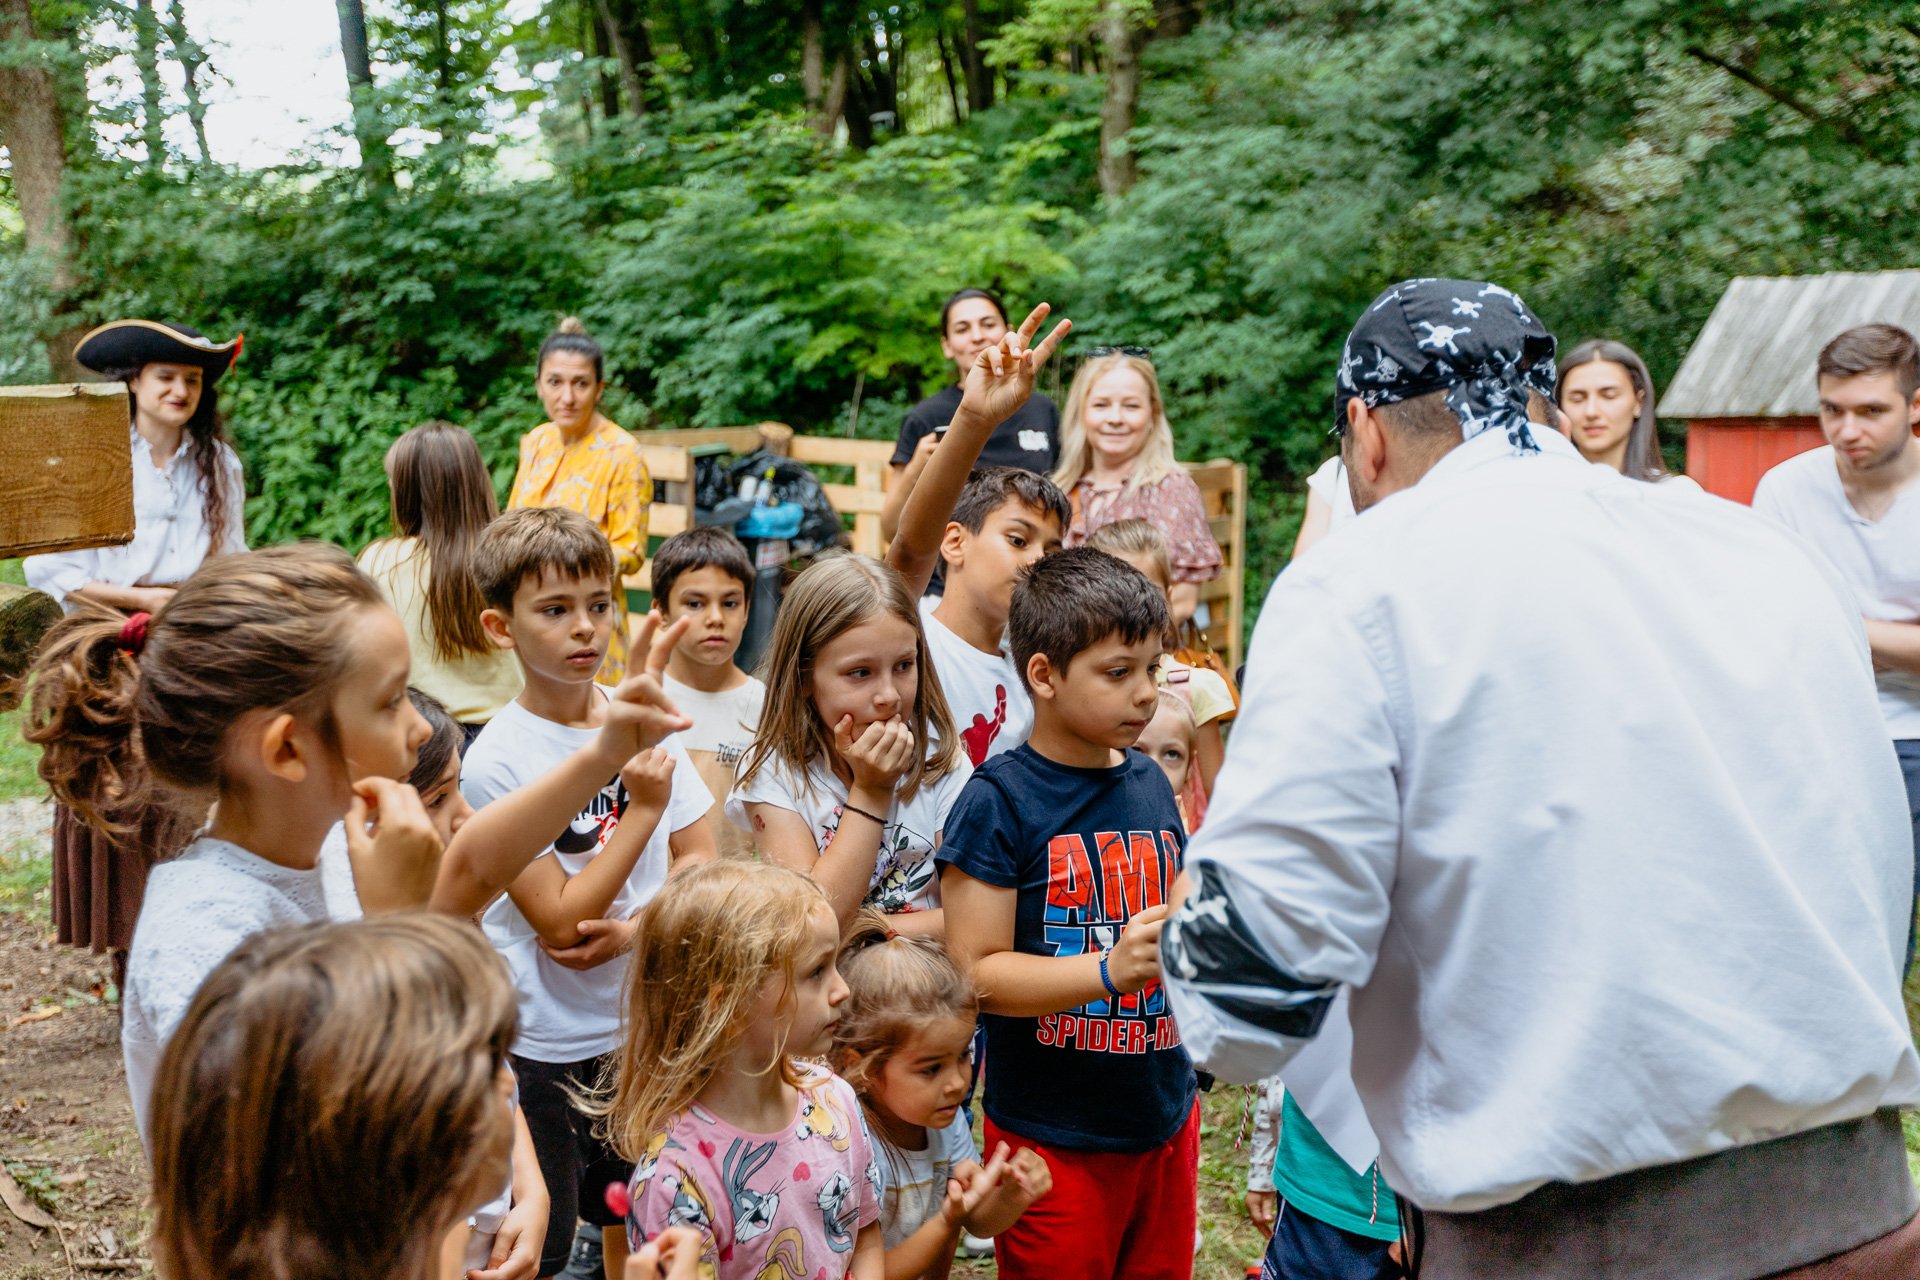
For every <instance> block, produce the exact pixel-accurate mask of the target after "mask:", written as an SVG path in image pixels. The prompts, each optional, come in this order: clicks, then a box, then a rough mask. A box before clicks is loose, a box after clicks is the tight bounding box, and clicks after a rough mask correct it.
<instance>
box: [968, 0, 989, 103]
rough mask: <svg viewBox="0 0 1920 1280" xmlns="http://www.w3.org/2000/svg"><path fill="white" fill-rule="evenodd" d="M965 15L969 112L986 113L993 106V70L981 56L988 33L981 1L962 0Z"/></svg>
mask: <svg viewBox="0 0 1920 1280" xmlns="http://www.w3.org/2000/svg"><path fill="white" fill-rule="evenodd" d="M960 11H961V14H962V15H963V23H962V32H961V34H962V36H963V40H962V44H961V51H960V53H961V59H960V60H961V61H962V62H963V63H965V64H966V68H967V110H968V111H969V112H973V111H985V110H986V109H987V108H988V107H991V106H992V105H993V68H992V67H989V66H988V65H987V61H986V59H985V58H984V57H983V56H981V53H980V42H981V41H982V40H984V39H986V31H985V29H984V28H983V26H982V25H981V22H980V0H961V5H960Z"/></svg>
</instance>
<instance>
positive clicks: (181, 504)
mask: <svg viewBox="0 0 1920 1280" xmlns="http://www.w3.org/2000/svg"><path fill="white" fill-rule="evenodd" d="M127 430H128V432H129V433H130V434H131V435H132V437H133V541H132V542H129V543H127V544H126V545H125V546H119V547H94V548H91V549H89V550H86V551H61V552H56V553H54V554H52V555H44V556H28V557H27V559H26V563H25V565H24V566H23V567H24V569H25V571H26V576H27V583H28V585H30V586H33V587H37V588H38V589H39V590H41V591H44V592H46V593H47V594H48V595H50V596H52V597H53V598H54V599H55V600H58V601H59V602H60V603H61V604H62V605H68V602H67V597H68V595H70V594H71V593H72V592H74V591H77V590H79V589H80V588H81V587H84V586H85V585H86V584H87V583H89V582H104V583H108V584H110V585H112V586H116V587H146V586H155V587H171V586H176V585H178V584H179V583H182V582H185V581H186V580H187V579H188V578H190V577H192V576H193V571H194V570H195V569H198V568H199V567H200V565H201V562H203V561H204V560H206V558H207V556H208V555H209V554H210V553H211V546H210V541H209V540H210V537H211V533H210V531H209V530H208V528H207V507H206V494H205V486H204V485H203V484H202V483H201V482H200V469H199V466H198V465H197V463H196V462H195V460H194V457H193V454H192V449H193V448H195V447H196V446H195V445H193V444H192V442H191V441H190V440H189V439H188V438H187V437H185V436H183V437H182V438H181V442H180V447H179V448H178V449H175V450H174V452H173V456H172V457H171V458H169V459H167V465H166V466H164V467H162V466H158V465H156V464H155V462H154V460H153V449H152V447H151V446H149V445H148V444H147V440H146V437H145V436H142V435H141V434H140V432H139V431H138V430H135V429H134V428H133V427H132V426H131V425H129V426H128V428H127ZM218 448H219V450H220V462H221V465H222V466H223V467H224V468H225V471H226V476H227V480H228V485H227V528H226V535H225V537H223V538H222V539H221V546H220V548H219V552H220V554H222V555H225V554H228V553H230V552H235V551H245V550H246V549H247V531H246V524H245V520H244V516H243V501H244V490H243V486H242V481H241V476H240V459H239V457H238V456H236V455H235V453H234V452H233V450H232V449H231V448H229V447H228V446H227V445H225V444H221V445H219V446H218ZM68 607H69V608H71V607H72V606H71V605H68Z"/></svg>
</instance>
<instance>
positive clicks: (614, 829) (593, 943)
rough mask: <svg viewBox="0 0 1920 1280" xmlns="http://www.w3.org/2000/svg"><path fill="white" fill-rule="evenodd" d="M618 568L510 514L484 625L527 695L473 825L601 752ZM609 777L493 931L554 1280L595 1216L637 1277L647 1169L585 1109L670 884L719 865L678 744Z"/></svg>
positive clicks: (588, 534)
mask: <svg viewBox="0 0 1920 1280" xmlns="http://www.w3.org/2000/svg"><path fill="white" fill-rule="evenodd" d="M613 570H614V557H613V548H612V546H611V545H610V544H609V543H608V542H607V538H606V535H605V534H603V533H601V532H600V530H599V529H598V528H596V527H595V526H594V524H593V523H592V522H591V521H589V520H588V519H587V518H586V517H584V516H582V515H579V514H578V513H576V512H572V511H565V510H560V509H558V508H525V509H521V510H517V511H509V512H507V513H506V514H505V515H503V516H501V517H500V518H499V519H497V520H495V521H494V522H493V523H492V524H490V525H488V526H487V529H486V531H485V532H484V533H483V534H482V535H481V537H480V541H479V543H478V545H477V546H476V548H475V551H474V558H473V573H474V577H475V579H476V581H477V582H478V585H479V587H480V591H481V594H482V596H483V597H484V598H485V599H486V601H487V609H486V611H485V612H484V613H483V614H482V615H481V625H482V626H483V627H484V629H485V630H486V633H487V636H488V638H489V639H490V640H492V641H493V643H494V644H496V645H498V646H499V647H500V648H502V649H508V650H511V651H512V652H513V654H514V656H515V657H516V658H517V659H518V660H519V663H520V669H521V672H522V674H523V675H524V676H525V678H526V683H525V687H524V688H523V689H522V690H521V692H520V696H519V697H517V698H515V699H514V700H513V701H512V702H510V703H508V704H507V705H506V706H505V707H503V708H502V709H501V710H500V712H499V713H498V714H497V715H495V716H494V718H493V719H492V720H490V721H488V722H487V727H486V728H485V729H483V730H482V731H481V732H480V736H479V737H478V738H476V739H474V742H473V745H472V746H471V747H469V748H468V749H467V754H466V758H465V760H464V762H463V763H462V766H461V778H460V789H461V792H462V794H463V795H464V796H465V797H466V799H467V802H468V803H469V804H471V805H472V806H473V807H474V808H475V809H481V808H484V807H485V806H486V805H488V804H491V803H493V802H495V801H498V800H500V799H502V798H503V797H505V796H508V795H510V794H511V793H513V792H516V791H524V790H528V789H531V788H534V787H535V786H536V785H537V784H540V783H541V782H542V780H543V779H544V778H546V776H547V775H548V774H549V773H554V772H556V771H558V770H559V769H561V768H562V766H564V765H568V764H569V763H570V762H574V761H577V760H578V759H579V758H580V757H581V753H582V752H583V750H585V749H588V748H591V747H592V746H593V745H594V744H595V743H596V742H597V741H598V740H599V738H600V729H601V726H602V725H603V724H604V723H605V722H606V720H607V702H608V693H607V691H606V690H604V689H602V688H601V687H600V686H599V685H597V684H595V683H594V676H595V675H596V674H597V673H598V672H599V670H600V662H601V659H602V658H604V657H605V656H606V652H607V646H608V641H609V640H610V639H611V637H612V631H613V625H614V611H613V590H614V576H613ZM601 776H602V777H603V778H604V781H602V782H601V784H600V785H599V787H598V789H597V790H596V791H594V792H592V793H591V794H590V795H589V796H587V797H586V799H585V803H584V804H583V805H582V806H581V807H580V808H579V810H578V812H577V813H574V815H573V817H572V818H571V820H567V818H566V814H567V813H568V812H571V811H572V810H573V807H574V806H573V804H571V803H569V804H568V805H567V806H566V807H565V808H564V809H562V810H561V811H560V813H559V814H558V815H556V816H555V817H554V820H553V822H552V824H551V825H544V826H543V825H541V824H529V825H531V826H538V827H539V829H540V830H541V831H542V833H543V834H541V835H539V836H526V835H524V834H523V836H522V838H525V839H527V840H529V841H530V842H531V844H532V846H535V847H529V848H527V849H526V850H524V853H525V856H526V857H527V858H529V859H530V861H529V862H528V863H527V865H526V869H525V870H524V871H522V872H521V873H520V874H519V876H518V877H517V878H516V879H515V880H514V881H513V883H512V884H511V885H510V886H509V887H508V889H507V894H506V896H505V897H503V898H500V899H498V900H497V901H495V902H494V903H493V905H491V906H490V907H488V908H487V910H486V913H485V914H484V915H483V916H482V917H481V927H482V928H483V929H484V930H485V931H486V934H487V938H488V940H489V941H491V942H492V943H493V945H494V947H495V948H496V949H498V950H499V952H500V954H501V956H502V957H503V958H504V959H505V960H506V962H507V967H508V969H509V970H511V971H512V974H513V980H514V986H515V988H516V989H517V990H518V992H519V993H520V1034H519V1037H518V1039H516V1040H515V1042H514V1045H513V1050H512V1057H513V1069H514V1074H515V1076H516V1077H517V1078H518V1080H519V1083H520V1105H521V1111H522V1114H523V1115H524V1116H525V1117H526V1120H527V1128H528V1130H529V1131H530V1132H531V1133H532V1135H533V1147H534V1151H535V1153H536V1154H537V1155H538V1157H539V1161H540V1170H541V1174H542V1176H543V1177H544V1178H545V1179H546V1183H547V1193H548V1197H549V1200H550V1202H551V1206H552V1207H551V1213H550V1215H549V1220H548V1225H547V1238H546V1242H545V1245H544V1247H543V1248H542V1250H541V1257H540V1274H541V1275H543V1276H552V1275H557V1274H559V1272H560V1271H562V1270H563V1269H564V1268H565V1267H566V1264H567V1258H568V1255H569V1253H570V1252H571V1248H572V1241H573V1233H574V1224H575V1222H576V1221H577V1220H579V1219H581V1218H584V1219H586V1220H587V1221H588V1222H590V1223H593V1224H594V1225H596V1226H598V1227H600V1228H601V1232H602V1238H603V1240H604V1241H605V1256H606V1259H607V1267H608V1275H609V1276H610V1277H611V1276H617V1275H618V1274H619V1270H620V1267H621V1266H622V1265H623V1262H624V1259H625V1256H626V1233H625V1227H624V1225H623V1219H622V1218H621V1217H620V1216H619V1215H616V1214H614V1213H613V1212H612V1211H611V1210H610V1209H609V1208H608V1206H607V1205H606V1203H605V1201H604V1199H603V1195H604V1192H605V1190H606V1187H607V1185H608V1184H609V1183H611V1182H622V1183H624V1182H625V1180H626V1178H627V1176H628V1175H629V1174H630V1173H631V1172H632V1170H631V1167H630V1166H628V1165H624V1164H622V1162H621V1161H620V1159H619V1157H618V1156H617V1155H616V1154H615V1153H614V1152H613V1151H612V1149H611V1148H610V1147H608V1146H607V1145H606V1144H605V1143H604V1142H603V1141H602V1140H601V1139H599V1138H597V1137H596V1136H595V1135H594V1133H593V1121H592V1120H591V1119H590V1118H589V1117H587V1116H585V1115H583V1114H581V1113H580V1111H579V1110H578V1108H576V1107H575V1106H574V1105H573V1101H572V1097H571V1096H570V1095H572V1094H574V1093H576V1092H579V1091H584V1090H590V1089H592V1088H593V1087H595V1086H596V1085H597V1084H598V1082H599V1080H600V1077H601V1074H602V1071H603V1069H604V1067H605V1065H606V1063H607V1061H608V1060H609V1057H610V1055H611V1054H612V1053H613V1052H614V1050H615V1049H616V1048H618V1046H619V1043H620V1011H621V999H620V991H621V986H622V983H623V982H624V980H625V977H626V969H627V949H628V946H629V945H630V943H631V942H632V939H633V932H634V928H635V925H634V921H633V917H634V915H635V913H636V912H638V911H639V909H640V908H641V907H642V906H644V905H645V904H646V903H647V901H648V900H649V899H651V898H652V897H653V895H654V894H655V893H657V892H658V891H659V889H660V887H661V886H662V885H663V884H665V883H666V879H667V875H668V873H669V872H670V871H672V870H678V869H680V868H681V867H683V866H686V865H689V864H692V863H696V862H703V861H707V860H709V859H711V858H713V857H714V856H715V854H714V843H713V836H712V833H711V832H710V831H709V829H708V825H707V822H706V813H707V809H708V808H709V807H710V806H711V805H712V803H713V797H712V795H711V794H710V793H709V792H708V791H707V789H706V787H705V785H704V784H703V783H702V782H701V781H700V775H699V772H698V771H697V770H696V769H695V768H694V766H693V762H692V761H691V760H689V759H688V758H687V753H686V751H685V749H684V748H683V747H681V746H680V745H679V743H678V742H677V741H676V740H675V738H674V737H669V738H667V739H666V740H665V741H664V742H662V743H661V745H660V746H658V747H654V748H650V749H648V750H646V751H642V752H640V753H638V754H637V755H635V756H633V757H632V758H631V759H629V760H628V761H626V762H625V764H623V765H621V766H619V767H618V769H617V772H615V773H614V774H613V775H612V776H610V777H609V776H605V775H601ZM563 822H564V824H565V825H564V827H562V828H561V830H560V833H559V834H558V835H557V836H554V835H551V834H550V833H551V832H552V831H553V829H554V828H555V827H561V824H562V823H563ZM501 838H502V839H506V837H505V836H502V837H501ZM506 852H514V853H518V852H521V851H518V850H509V851H506Z"/></svg>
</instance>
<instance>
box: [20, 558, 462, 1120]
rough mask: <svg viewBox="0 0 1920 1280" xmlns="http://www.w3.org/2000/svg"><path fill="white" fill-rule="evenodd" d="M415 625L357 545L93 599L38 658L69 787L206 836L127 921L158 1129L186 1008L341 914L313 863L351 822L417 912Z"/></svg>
mask: <svg viewBox="0 0 1920 1280" xmlns="http://www.w3.org/2000/svg"><path fill="white" fill-rule="evenodd" d="M407 673H408V659H407V637H406V631H405V629H404V628H403V627H402V626H401V625H400V619H399V618H398V617H396V616H395V615H394V612H393V610H392V609H390V608H388V607H387V605H386V603H385V602H384V601H382V600H381V598H380V592H379V589H378V588H376V587H375V586H374V585H373V583H372V581H370V580H369V579H368V578H367V576H366V575H365V574H363V573H361V572H360V571H359V570H358V569H356V568H355V567H354V565H353V561H352V560H350V559H348V558H347V555H346V553H345V552H343V551H340V550H339V549H337V548H334V547H328V546H322V545H319V544H304V545H299V546H290V547H274V548H272V549H270V550H266V551H252V552H247V553H245V554H241V555H231V556H222V557H220V558H219V559H216V560H213V561H211V562H209V563H208V564H207V565H206V566H205V567H203V568H202V569H201V570H200V571H199V572H198V573H196V574H194V575H193V576H192V577H191V578H189V579H187V581H186V582H184V583H182V584H181V586H180V588H179V590H178V591H177V592H175V593H174V595H173V596H172V598H171V599H170V600H168V601H167V602H166V603H165V604H164V605H163V606H162V607H161V609H160V611H159V612H158V613H157V614H154V615H151V616H149V615H148V614H146V613H144V612H142V613H136V614H134V615H133V617H132V618H127V617H125V616H123V615H121V614H119V613H116V612H114V611H112V610H109V609H106V608H104V607H101V606H98V605H93V604H83V605H82V606H81V607H80V608H79V609H78V610H76V611H75V612H74V613H73V614H72V615H70V616H69V617H67V618H66V619H65V620H63V621H62V622H60V623H58V624H56V625H55V627H54V628H53V630H52V631H51V632H49V633H48V636H47V640H46V643H45V645H44V646H43V648H42V649H41V651H40V654H39V656H38V657H37V658H36V659H35V662H34V668H33V672H32V675H31V680H32V683H31V687H30V694H29V703H28V713H27V729H26V737H27V739H28V740H29V741H31V742H34V743H37V744H39V746H40V747H41V755H40V776H41V777H42V778H43V779H44V780H45V781H46V783H47V785H48V786H49V787H50V788H51V789H52V791H53V795H54V798H55V799H56V800H58V801H59V802H60V803H61V804H63V805H65V806H67V807H68V808H69V809H71V810H72V811H73V812H74V814H75V815H76V817H77V818H78V819H79V820H80V821H83V822H85V823H87V824H88V825H89V826H90V827H93V828H94V829H96V830H100V831H103V832H104V831H111V830H113V829H114V824H115V821H116V815H119V814H123V813H126V812H129V811H140V810H142V809H145V808H147V807H150V806H153V807H161V808H164V809H166V810H168V811H170V812H172V813H174V814H177V815H179V818H180V821H181V822H182V823H183V825H184V826H185V827H186V828H187V829H190V828H191V827H193V826H197V825H199V823H200V821H201V820H203V819H205V818H206V816H207V814H208V812H209V809H210V808H211V809H212V818H211V821H209V822H208V823H207V826H206V829H205V831H204V833H203V834H201V835H200V836H199V838H197V839H195V840H194V841H193V842H192V843H191V844H189V845H188V846H187V847H186V849H185V850H184V851H183V852H181V853H180V855H179V856H178V857H176V858H173V859H172V860H171V861H167V862H163V863H161V864H160V865H159V866H157V867H156V868H155V869H154V871H153V874H152V876H151V877H150V878H149V881H148V884H147V892H146V899H145V902H144V903H143V904H142V906H141V909H140V916H139V921H138V923H137V924H136V926H135V928H134V930H133V940H132V947H131V949H130V951H129V953H128V961H127V978H126V985H125V987H124V989H123V990H122V992H121V1018H122V1027H121V1047H122V1051H123V1053H124V1054H125V1057H126V1066H127V1088H128V1091H129V1092H130V1093H131V1094H132V1095H133V1111H134V1120H135V1122H136V1124H137V1125H138V1127H139V1129H140V1132H141V1135H142V1138H143V1140H144V1139H145V1137H146V1135H147V1133H148V1117H149V1115H150V1111H149V1103H150V1100H151V1091H152V1086H153V1080H154V1073H155V1070H156V1068H157V1066H158V1064H159V1061H160V1054H161V1050H162V1049H163V1048H164V1047H165V1045H166V1042H167V1040H168V1038H169V1037H171V1036H172V1034H173V1032H174V1029H175V1028H176V1027H177V1026H178V1025H179V1022H180V1019H181V1017H182V1016H183V1015H184V1014H185V1013H186V1010H187V1005H188V1003H189V1002H190V1001H191V1000H192V999H193V994H194V992H195V991H196V990H198V989H199V987H200V984H201V982H202V980H204V979H205V978H206V976H207V975H208V974H209V973H210V972H212V970H213V968H214V966H216V965H217V964H219V962H220V961H221V959H222V958H223V957H225V956H226V955H227V953H228V952H230V951H232V950H233V949H234V948H235V947H236V946H238V945H239V944H240V943H241V942H243V941H245V940H246V939H247V938H249V937H251V936H252V935H254V934H256V933H258V932H260V931H261V930H263V929H266V928H270V927H272V926H274V925H280V924H295V923H303V922H306V921H311V920H321V919H325V918H327V908H326V899H325V893H324V890H323V887H322V882H321V873H320V871H319V869H318V863H319V857H320V847H321V844H322V842H323V841H324V840H325V839H326V836H327V833H328V831H329V830H330V829H331V828H332V827H334V826H335V825H336V824H338V823H340V821H341V819H342V818H345V819H346V844H347V850H348V856H349V857H350V859H351V860H352V864H353V879H354V883H355V885H356V888H357V889H358V893H359V898H360V902H361V905H362V906H363V907H364V908H365V909H366V910H367V911H368V912H369V913H375V912H381V911H389V910H395V909H399V908H403V907H408V906H417V905H423V904H424V903H425V902H426V900H427V897H428V895H429V892H430V891H431V889H432V885H433V879H434V874H435V871H436V869H437V866H438V862H439V854H440V841H439V838H438V837H437V836H436V835H435V834H434V829H433V825H432V823H431V821H430V820H429V819H428V816H427V813H426V811H425V809H424V808H423V807H422V805H421V803H420V797H419V796H418V795H417V794H416V793H415V792H414V790H413V789H412V788H411V787H409V786H407V785H406V784H405V783H402V782H398V781H394V779H397V778H404V777H405V776H407V772H408V770H410V769H412V768H413V765H414V760H415V755H416V753H417V752H418V750H419V748H420V746H421V745H422V743H423V742H425V741H426V739H427V738H428V736H429V734H430V730H429V728H428V726H427V723H426V721H424V720H423V719H421V717H420V714H419V712H417V711H415V710H414V708H413V704H412V703H411V702H409V701H408V699H407Z"/></svg>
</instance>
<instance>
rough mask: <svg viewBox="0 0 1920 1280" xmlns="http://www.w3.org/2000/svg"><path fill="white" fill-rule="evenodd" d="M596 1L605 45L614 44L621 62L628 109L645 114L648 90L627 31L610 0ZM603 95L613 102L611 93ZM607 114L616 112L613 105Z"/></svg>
mask: <svg viewBox="0 0 1920 1280" xmlns="http://www.w3.org/2000/svg"><path fill="white" fill-rule="evenodd" d="M595 3H596V4H597V5H598V6H599V10H600V28H601V32H602V36H601V39H602V41H603V42H604V45H610V46H612V49H613V56H614V60H615V61H616V62H618V63H619V64H620V87H621V88H622V89H624V90H625V91H626V95H627V110H629V111H631V112H632V113H633V114H634V115H635V116H645V115H646V114H647V90H646V86H645V85H644V84H643V83H642V82H641V80H640V64H639V63H638V62H637V61H635V60H634V56H633V45H632V43H631V42H630V41H628V39H627V33H626V31H625V29H624V28H623V27H622V25H621V22H620V19H619V17H618V16H617V15H616V14H615V13H614V11H613V5H612V4H611V3H610V0H595ZM603 47H604V46H603ZM603 96H605V97H606V98H607V100H608V102H609V103H611V102H612V95H611V94H610V93H603ZM607 114H608V115H612V114H614V109H613V107H612V106H611V105H610V106H609V107H608V109H607Z"/></svg>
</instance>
